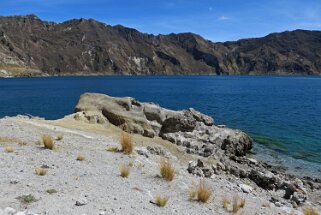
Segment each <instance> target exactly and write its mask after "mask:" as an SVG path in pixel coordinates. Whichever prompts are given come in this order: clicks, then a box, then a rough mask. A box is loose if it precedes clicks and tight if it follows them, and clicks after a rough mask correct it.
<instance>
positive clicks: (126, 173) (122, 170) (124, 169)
mask: <svg viewBox="0 0 321 215" xmlns="http://www.w3.org/2000/svg"><path fill="white" fill-rule="evenodd" d="M129 173H130V167H129V166H127V165H122V166H121V167H120V176H121V177H123V178H128V176H129Z"/></svg>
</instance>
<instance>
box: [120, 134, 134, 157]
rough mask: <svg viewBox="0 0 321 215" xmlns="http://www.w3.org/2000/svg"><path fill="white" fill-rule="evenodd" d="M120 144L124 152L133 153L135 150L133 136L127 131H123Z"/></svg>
mask: <svg viewBox="0 0 321 215" xmlns="http://www.w3.org/2000/svg"><path fill="white" fill-rule="evenodd" d="M120 145H121V151H122V152H123V153H124V154H131V153H133V150H134V143H133V140H132V136H131V135H130V134H129V133H127V132H125V131H122V132H121V134H120Z"/></svg>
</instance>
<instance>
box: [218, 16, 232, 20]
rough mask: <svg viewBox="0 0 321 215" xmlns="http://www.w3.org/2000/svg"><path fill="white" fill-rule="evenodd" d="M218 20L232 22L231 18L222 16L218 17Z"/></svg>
mask: <svg viewBox="0 0 321 215" xmlns="http://www.w3.org/2000/svg"><path fill="white" fill-rule="evenodd" d="M217 19H218V20H220V21H225V20H230V19H231V17H228V16H220V17H218V18H217Z"/></svg>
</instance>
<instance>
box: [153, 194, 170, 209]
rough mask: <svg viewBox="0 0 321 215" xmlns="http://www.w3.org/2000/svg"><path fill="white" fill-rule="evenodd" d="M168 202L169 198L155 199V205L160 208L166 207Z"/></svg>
mask: <svg viewBox="0 0 321 215" xmlns="http://www.w3.org/2000/svg"><path fill="white" fill-rule="evenodd" d="M167 202H168V197H161V196H160V195H158V196H156V198H155V204H156V205H157V206H158V207H165V205H166V204H167Z"/></svg>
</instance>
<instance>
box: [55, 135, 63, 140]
mask: <svg viewBox="0 0 321 215" xmlns="http://www.w3.org/2000/svg"><path fill="white" fill-rule="evenodd" d="M62 139H64V135H63V134H57V137H56V140H58V141H60V140H62Z"/></svg>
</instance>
